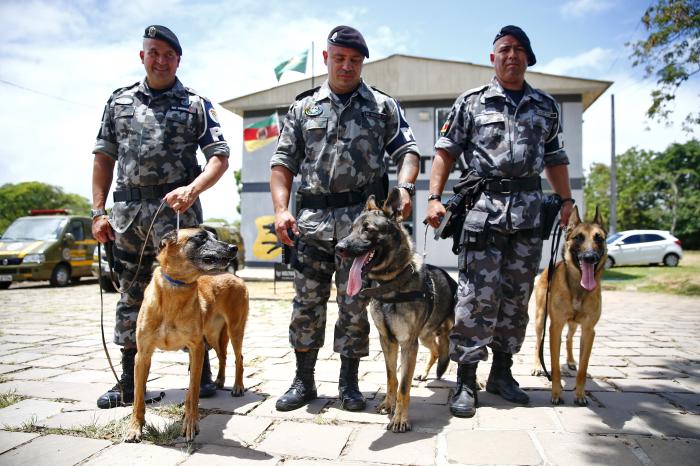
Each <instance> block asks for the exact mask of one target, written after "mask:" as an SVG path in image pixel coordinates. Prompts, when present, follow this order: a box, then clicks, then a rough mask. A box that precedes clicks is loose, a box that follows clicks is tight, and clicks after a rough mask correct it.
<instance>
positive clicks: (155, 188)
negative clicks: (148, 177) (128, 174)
mask: <svg viewBox="0 0 700 466" xmlns="http://www.w3.org/2000/svg"><path fill="white" fill-rule="evenodd" d="M185 185H187V183H186V182H184V181H181V182H179V183H170V184H157V185H151V186H132V187H129V188H125V189H120V190H118V191H114V194H113V197H114V202H124V201H141V200H148V199H162V198H163V196H165V195H166V194H168V193H169V192H170V191H172V190H173V189H175V188H179V187H181V186H185Z"/></svg>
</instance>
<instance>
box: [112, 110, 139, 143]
mask: <svg viewBox="0 0 700 466" xmlns="http://www.w3.org/2000/svg"><path fill="white" fill-rule="evenodd" d="M134 110H135V109H134V107H132V106H131V105H115V106H114V131H115V136H116V138H117V142H123V143H126V142H128V137H129V133H130V131H131V125H132V121H133V117H134Z"/></svg>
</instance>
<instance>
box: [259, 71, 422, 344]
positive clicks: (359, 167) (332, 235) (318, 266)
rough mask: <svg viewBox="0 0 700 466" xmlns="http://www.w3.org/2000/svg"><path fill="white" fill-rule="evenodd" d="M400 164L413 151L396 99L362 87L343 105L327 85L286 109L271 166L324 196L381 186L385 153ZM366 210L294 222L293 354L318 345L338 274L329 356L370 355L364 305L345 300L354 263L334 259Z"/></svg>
mask: <svg viewBox="0 0 700 466" xmlns="http://www.w3.org/2000/svg"><path fill="white" fill-rule="evenodd" d="M385 151H386V152H387V153H388V154H389V156H390V157H391V159H392V160H393V161H394V162H395V163H399V162H400V161H401V159H402V158H403V156H404V155H405V154H406V153H407V152H413V153H415V154H418V147H417V146H416V143H415V138H414V137H413V133H412V132H411V129H410V127H409V126H408V123H407V122H406V120H405V118H404V117H403V112H402V111H401V108H400V107H399V105H398V103H397V102H396V100H394V99H393V98H391V97H389V96H387V95H385V94H383V93H382V92H380V91H377V90H375V89H373V88H370V87H369V86H367V85H366V84H365V83H364V82H360V86H359V88H358V89H357V90H356V91H355V93H354V94H353V95H352V97H351V98H350V100H349V101H348V102H347V104H343V103H342V102H341V101H340V99H339V98H338V97H337V96H336V95H335V94H333V92H332V91H331V89H330V87H329V85H328V82H327V81H326V82H325V83H324V84H323V85H322V86H321V87H319V88H316V89H312V90H311V91H307V92H305V93H303V94H300V95H299V96H297V99H296V101H295V102H294V103H292V105H291V106H290V108H289V112H288V113H287V116H286V118H285V120H284V128H283V129H282V132H281V134H280V139H279V142H278V145H277V150H276V152H275V154H274V155H273V157H272V160H271V162H270V165H271V166H272V167H274V166H276V165H281V166H283V167H285V168H287V169H288V170H289V171H291V172H292V173H293V174H294V175H297V174H301V185H300V187H299V193H305V194H330V193H340V192H348V191H358V190H362V187H364V186H369V185H372V184H373V183H377V182H379V181H380V180H381V179H382V177H383V175H384V173H385V172H386V169H387V166H386V164H387V162H386V160H385V158H384V152H385ZM363 207H364V205H363V203H357V204H354V205H351V206H347V207H338V208H325V209H301V211H299V212H298V214H297V216H296V219H297V225H298V227H299V231H300V233H301V236H300V245H299V246H298V248H297V255H298V260H299V264H300V267H298V268H300V269H301V271H299V270H297V271H296V272H295V280H294V287H295V290H296V297H295V298H294V303H293V312H292V320H291V324H290V326H289V340H290V343H291V345H292V347H293V348H295V349H307V348H320V347H321V346H323V342H324V333H325V327H326V303H327V302H328V298H329V297H330V292H331V277H332V275H333V273H334V272H335V273H336V279H335V282H336V288H337V290H338V297H337V301H338V307H339V312H338V321H337V322H336V325H335V339H334V344H333V349H334V351H336V352H338V353H340V354H341V355H343V356H347V357H351V358H359V357H362V356H366V355H367V354H368V353H369V321H368V320H367V311H366V304H367V302H366V301H365V300H361V299H358V298H357V297H356V298H350V297H348V296H347V295H346V293H345V289H346V288H347V280H348V274H349V271H350V266H351V265H352V261H340V259H338V258H336V257H335V244H336V243H337V241H338V240H340V239H342V238H344V237H345V236H347V235H348V234H349V233H350V228H351V226H352V221H353V220H354V219H355V218H356V217H357V216H358V215H359V214H360V212H361V211H362V209H363Z"/></svg>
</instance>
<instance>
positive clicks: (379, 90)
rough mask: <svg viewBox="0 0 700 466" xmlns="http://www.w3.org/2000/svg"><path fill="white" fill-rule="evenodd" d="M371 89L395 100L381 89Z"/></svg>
mask: <svg viewBox="0 0 700 466" xmlns="http://www.w3.org/2000/svg"><path fill="white" fill-rule="evenodd" d="M369 87H371V88H372V90H374V91H377V92H379V93H380V94H382V95H385V96H387V97H389V98H390V99H393V97H391V96H390V95H389V94H387V93H386V92H384V91H383V90H381V89H377V88H376V87H374V86H369Z"/></svg>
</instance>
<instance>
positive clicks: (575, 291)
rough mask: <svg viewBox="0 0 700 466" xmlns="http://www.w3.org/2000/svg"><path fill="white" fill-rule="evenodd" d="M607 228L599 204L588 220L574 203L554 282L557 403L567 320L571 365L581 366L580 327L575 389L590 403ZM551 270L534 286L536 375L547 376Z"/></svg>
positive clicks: (551, 346)
mask: <svg viewBox="0 0 700 466" xmlns="http://www.w3.org/2000/svg"><path fill="white" fill-rule="evenodd" d="M606 235H607V232H606V231H605V229H604V228H603V220H602V218H601V216H600V213H599V212H598V208H597V207H596V211H595V217H594V218H593V221H592V222H590V223H583V222H582V221H581V219H580V217H579V214H578V209H577V208H574V210H573V212H572V213H571V217H570V219H569V225H568V227H567V230H566V243H565V244H564V247H563V260H561V261H560V262H557V264H556V265H555V266H554V267H555V268H554V275H553V277H552V283H551V286H550V296H549V300H548V306H547V307H548V310H547V311H548V314H547V315H548V316H549V319H550V324H549V352H550V355H551V370H552V404H561V403H562V402H563V401H562V399H561V390H562V387H561V370H560V367H559V349H560V347H561V332H562V329H563V328H564V325H565V324H568V327H569V332H568V334H567V336H566V364H567V366H568V367H569V369H571V370H576V361H575V360H574V356H573V339H574V333H575V332H576V327H577V326H579V325H580V326H581V344H580V346H581V348H580V354H579V356H580V361H579V367H578V372H577V374H576V394H575V398H574V402H575V403H576V404H577V405H579V406H585V405H586V404H587V403H588V402H587V400H586V392H585V386H586V371H587V370H588V361H589V359H590V357H591V350H592V349H593V339H594V337H595V330H594V327H595V324H596V323H597V322H598V319H599V318H600V308H601V296H600V295H601V293H600V279H601V276H602V274H603V269H604V268H605V259H606V257H607V248H606V243H605V239H606ZM547 272H548V269H545V270H544V272H542V274H541V275H540V278H539V280H538V281H537V284H536V285H535V298H536V303H537V315H536V318H535V327H536V330H537V341H536V343H535V364H534V366H533V369H532V374H533V375H542V374H543V373H544V372H543V371H542V370H541V369H540V368H541V367H542V366H541V361H540V356H539V355H540V346H541V341H542V334H543V332H544V316H545V314H544V313H545V301H546V298H547V284H548V282H547Z"/></svg>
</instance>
